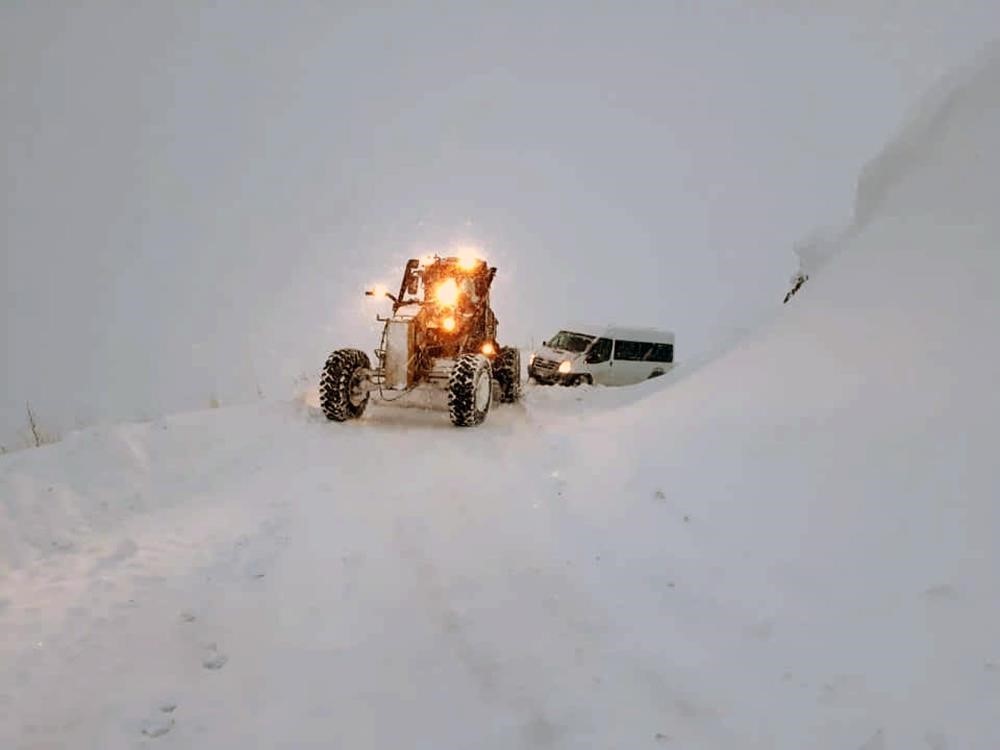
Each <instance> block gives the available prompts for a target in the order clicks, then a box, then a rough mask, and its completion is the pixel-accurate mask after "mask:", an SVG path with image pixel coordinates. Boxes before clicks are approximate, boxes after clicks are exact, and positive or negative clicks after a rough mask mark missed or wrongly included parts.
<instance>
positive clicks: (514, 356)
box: [493, 346, 521, 404]
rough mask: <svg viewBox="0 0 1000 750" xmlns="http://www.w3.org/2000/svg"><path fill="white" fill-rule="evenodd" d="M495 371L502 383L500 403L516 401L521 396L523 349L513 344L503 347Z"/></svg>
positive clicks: (499, 381) (498, 380) (497, 378)
mask: <svg viewBox="0 0 1000 750" xmlns="http://www.w3.org/2000/svg"><path fill="white" fill-rule="evenodd" d="M493 373H494V377H496V380H497V383H499V384H500V403H501V404H513V403H516V402H517V401H518V400H519V399H520V398H521V351H520V350H519V349H516V348H514V347H513V346H505V347H503V348H502V349H501V350H500V356H498V357H497V359H496V364H494V366H493Z"/></svg>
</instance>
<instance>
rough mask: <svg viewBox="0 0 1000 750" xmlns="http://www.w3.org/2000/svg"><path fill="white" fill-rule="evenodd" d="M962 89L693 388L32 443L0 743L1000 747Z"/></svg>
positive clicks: (980, 234)
mask: <svg viewBox="0 0 1000 750" xmlns="http://www.w3.org/2000/svg"><path fill="white" fill-rule="evenodd" d="M928 107H929V110H928V111H927V112H924V113H921V114H920V115H919V116H918V117H917V118H916V119H915V121H914V124H913V125H912V126H911V127H910V128H908V129H906V130H904V131H903V132H902V133H901V134H900V137H899V139H898V140H897V142H896V143H894V144H893V145H891V146H890V147H889V148H888V149H887V150H886V152H885V153H884V154H883V155H882V156H881V157H880V158H879V159H876V160H875V161H874V162H873V163H872V165H871V166H870V167H869V169H868V170H867V171H866V173H865V175H864V177H863V180H862V183H861V185H860V189H859V206H858V217H859V222H858V224H857V226H855V227H854V228H853V229H852V230H851V231H849V232H847V233H846V235H845V237H844V238H843V239H842V241H841V242H842V247H841V250H840V252H839V253H838V254H837V255H836V256H835V257H834V258H833V259H831V260H830V261H829V262H828V263H827V264H826V265H824V267H823V268H822V270H821V272H818V273H816V274H815V276H814V277H813V278H812V279H810V281H809V282H808V283H807V284H806V286H805V287H804V288H803V289H802V290H801V291H800V292H799V294H798V295H797V296H796V297H795V298H794V299H793V300H792V302H791V303H789V305H787V306H786V307H785V308H784V309H783V310H782V311H781V314H780V316H778V317H777V318H776V319H775V320H773V321H772V322H771V324H769V325H768V326H766V327H765V328H764V329H762V330H760V331H759V332H758V333H756V334H755V335H752V336H750V337H749V338H747V339H746V340H744V341H743V342H741V343H740V344H739V345H738V346H737V347H735V348H734V349H732V350H731V351H729V352H727V353H726V354H724V355H723V356H721V357H719V358H717V359H716V360H714V361H713V362H711V363H709V364H707V365H705V366H703V367H700V368H698V369H697V370H695V371H693V372H692V371H688V372H682V373H678V375H677V376H675V377H672V378H671V379H670V381H669V382H655V381H654V382H652V383H650V384H647V385H645V386H641V387H637V388H635V389H623V390H618V391H612V390H601V389H594V390H589V389H583V390H579V391H577V390H573V391H565V390H550V391H545V390H535V391H532V392H531V393H529V395H528V397H527V399H526V402H525V403H524V404H523V405H521V406H518V407H509V408H504V409H500V410H498V411H497V412H496V413H494V414H493V415H492V416H491V418H490V421H489V422H488V423H487V424H486V425H484V426H483V427H482V428H481V429H475V430H455V429H452V428H451V427H450V426H449V425H448V423H447V419H446V417H445V416H444V415H441V414H425V413H422V412H417V411H412V410H390V409H374V410H372V412H371V414H370V415H369V416H368V417H367V418H366V419H364V420H362V421H361V422H360V423H357V424H351V425H346V426H344V425H329V424H327V423H325V422H324V421H323V420H322V419H320V418H319V417H318V415H317V414H316V413H315V410H313V409H310V408H309V407H308V406H306V405H304V404H284V403H263V404H260V405H257V406H253V407H246V408H241V409H223V410H215V411H209V412H204V413H199V414H190V415H180V416H177V417H172V418H169V419H165V420H161V421H156V422H151V423H146V424H138V425H125V426H120V427H115V428H109V429H101V430H91V431H83V432H80V433H77V434H75V435H73V436H71V437H70V438H69V439H68V440H67V441H65V442H64V443H62V444H60V445H56V446H51V447H48V448H43V449H39V450H34V451H27V452H23V453H19V454H15V455H12V456H7V457H3V458H2V459H0V513H2V515H0V545H2V546H0V565H2V566H3V567H0V573H2V575H3V578H2V580H0V663H2V664H3V666H4V668H3V669H2V670H0V747H16V748H50V747H88V748H89V747H94V748H98V747H99V748H130V747H175V748H189V747H211V748H246V747H268V748H270V747H286V748H309V747H317V748H318V747H324V748H325V747H344V748H388V747H406V748H465V747H479V748H514V747H525V748H583V747H594V748H609V747H619V748H641V747H650V748H656V747H674V748H803V747H809V748H831V749H832V748H849V749H854V748H859V749H860V748H863V749H864V750H880V749H884V748H919V747H927V748H932V749H934V750H939V749H941V748H984V749H987V748H995V747H998V746H1000V722H998V721H997V718H996V717H997V716H1000V641H998V640H997V637H996V634H997V633H998V632H1000V552H998V550H997V545H996V544H995V538H996V536H997V534H998V532H1000V506H998V503H997V501H996V500H997V494H998V493H997V486H998V483H997V480H996V478H995V471H994V463H995V453H996V448H995V446H997V445H998V444H1000V426H998V419H997V417H998V416H1000V397H998V396H997V394H996V390H995V388H994V384H995V383H996V382H998V380H1000V354H998V353H997V352H996V351H995V348H994V347H992V346H991V343H992V340H993V338H995V336H991V333H992V328H993V321H995V320H997V319H1000V295H998V293H997V292H998V290H1000V257H998V254H997V248H998V247H1000V217H998V216H997V214H996V212H995V195H996V194H997V191H998V189H1000V184H998V183H1000V149H998V146H1000V143H998V141H1000V136H998V134H1000V52H998V49H997V48H994V49H993V50H992V51H991V52H990V54H988V55H986V56H985V58H984V59H983V60H982V61H981V62H980V64H979V65H978V66H976V67H975V68H974V69H973V70H971V71H968V72H966V73H965V75H964V76H963V77H960V78H959V79H957V80H956V81H955V82H953V83H952V84H951V88H950V89H949V90H948V91H947V93H946V95H944V96H943V97H942V96H941V95H940V94H939V95H936V96H935V97H932V98H931V99H930V100H929V104H928Z"/></svg>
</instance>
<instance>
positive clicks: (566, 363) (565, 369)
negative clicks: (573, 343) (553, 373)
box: [559, 359, 573, 375]
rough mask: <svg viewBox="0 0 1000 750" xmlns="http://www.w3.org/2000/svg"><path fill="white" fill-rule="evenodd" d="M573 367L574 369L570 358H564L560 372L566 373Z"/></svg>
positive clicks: (560, 365) (560, 364)
mask: <svg viewBox="0 0 1000 750" xmlns="http://www.w3.org/2000/svg"><path fill="white" fill-rule="evenodd" d="M572 369H573V363H572V362H570V361H569V360H568V359H566V360H563V361H562V362H560V363H559V372H560V373H561V374H563V375H565V374H566V373H568V372H569V371H570V370H572Z"/></svg>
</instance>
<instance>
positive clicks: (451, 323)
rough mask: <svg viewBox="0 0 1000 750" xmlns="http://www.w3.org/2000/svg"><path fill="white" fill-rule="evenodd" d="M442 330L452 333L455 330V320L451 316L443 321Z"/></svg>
mask: <svg viewBox="0 0 1000 750" xmlns="http://www.w3.org/2000/svg"><path fill="white" fill-rule="evenodd" d="M441 329H442V330H444V331H447V332H448V333H451V332H452V331H454V330H455V319H454V318H453V317H451V316H450V315H449V316H448V317H447V318H444V319H443V320H442V321H441Z"/></svg>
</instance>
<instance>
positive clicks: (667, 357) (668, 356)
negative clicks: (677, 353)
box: [646, 344, 674, 362]
mask: <svg viewBox="0 0 1000 750" xmlns="http://www.w3.org/2000/svg"><path fill="white" fill-rule="evenodd" d="M646 359H648V360H649V361H650V362H673V361H674V345H673V344H653V349H652V350H651V351H650V352H649V356H647V357H646Z"/></svg>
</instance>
